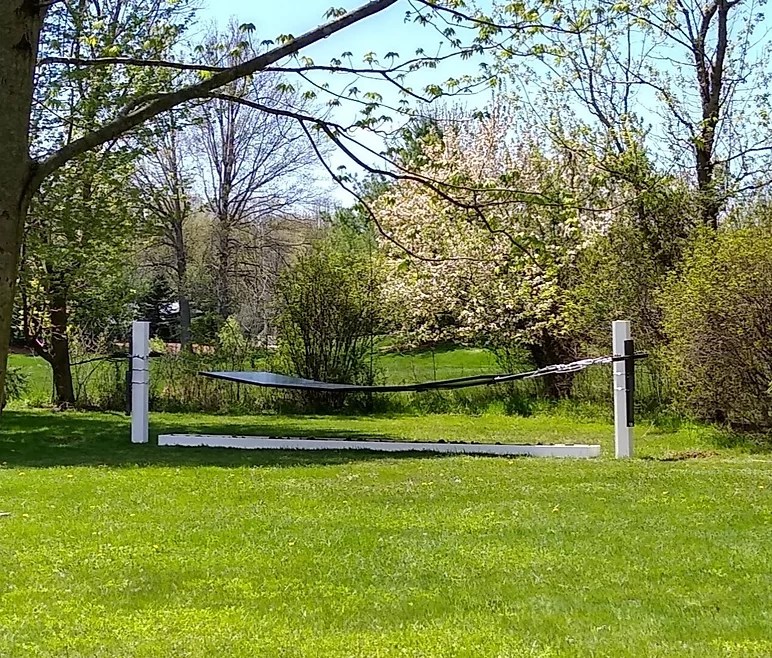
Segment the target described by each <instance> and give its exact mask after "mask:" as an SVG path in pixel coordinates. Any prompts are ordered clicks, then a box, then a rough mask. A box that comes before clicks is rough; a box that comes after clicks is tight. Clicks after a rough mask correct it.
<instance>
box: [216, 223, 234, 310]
mask: <svg viewBox="0 0 772 658" xmlns="http://www.w3.org/2000/svg"><path fill="white" fill-rule="evenodd" d="M217 232H218V235H217V282H216V284H215V290H216V291H217V313H218V314H219V315H220V317H221V318H222V319H223V320H227V319H228V317H229V316H231V315H232V314H233V309H232V305H231V294H230V292H231V290H230V272H231V256H232V254H231V249H232V244H231V228H230V218H228V217H225V218H221V219H220V220H219V226H218V227H217Z"/></svg>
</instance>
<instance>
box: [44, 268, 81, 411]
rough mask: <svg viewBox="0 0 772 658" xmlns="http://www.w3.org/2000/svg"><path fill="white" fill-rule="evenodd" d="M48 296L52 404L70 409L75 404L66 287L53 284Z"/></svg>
mask: <svg viewBox="0 0 772 658" xmlns="http://www.w3.org/2000/svg"><path fill="white" fill-rule="evenodd" d="M50 294H51V309H50V311H49V313H48V318H49V321H50V323H51V351H50V357H51V358H50V361H49V363H50V364H51V370H52V371H53V379H54V403H55V404H57V405H59V406H60V407H70V406H73V405H74V404H75V390H74V388H73V386H72V366H71V365H70V339H69V336H68V335H67V325H68V319H69V313H68V311H67V288H66V285H65V284H63V283H62V284H61V285H59V284H57V283H54V284H53V286H52V290H51V293H50Z"/></svg>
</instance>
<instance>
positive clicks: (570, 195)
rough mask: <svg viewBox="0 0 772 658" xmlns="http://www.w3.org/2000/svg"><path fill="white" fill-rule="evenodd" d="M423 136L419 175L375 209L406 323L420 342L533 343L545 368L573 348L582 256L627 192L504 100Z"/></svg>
mask: <svg viewBox="0 0 772 658" xmlns="http://www.w3.org/2000/svg"><path fill="white" fill-rule="evenodd" d="M420 141H421V144H422V147H423V152H424V154H425V156H426V157H423V158H415V157H413V158H412V159H413V161H414V162H415V161H419V162H420V163H421V164H420V171H419V172H418V173H419V175H420V176H421V177H422V180H414V179H413V178H412V176H405V177H403V178H400V179H399V180H398V181H397V182H396V183H395V184H394V185H392V186H390V187H389V188H388V189H387V190H386V191H385V192H384V193H383V194H381V195H380V196H379V197H378V198H377V200H376V201H375V202H374V204H373V205H372V208H371V209H372V211H373V215H374V218H375V220H376V221H377V222H378V223H379V225H380V227H381V230H382V232H383V233H384V235H386V236H388V238H389V239H388V240H384V241H383V244H384V248H385V249H386V251H387V252H388V254H389V260H388V263H389V270H390V271H389V285H388V287H387V289H388V295H389V298H390V300H391V302H392V305H393V307H394V309H398V316H399V317H398V320H397V322H398V325H399V326H400V327H401V329H402V330H403V331H405V332H409V334H410V335H411V336H413V337H414V338H416V339H418V340H459V341H462V342H475V343H483V344H487V345H489V346H491V347H493V348H499V349H506V348H508V347H511V346H513V345H515V344H517V345H521V346H525V347H527V348H528V349H529V350H530V352H531V354H532V356H533V358H534V361H535V362H536V363H537V365H540V366H541V365H546V364H548V363H554V362H556V361H561V360H563V359H566V358H569V357H571V356H573V354H574V352H575V350H576V335H575V332H574V321H573V317H574V315H575V313H574V308H573V302H572V299H573V297H572V294H571V291H572V287H573V286H574V284H575V280H576V277H577V260H578V258H579V256H580V254H581V253H582V250H583V249H584V248H585V246H586V245H587V243H588V241H589V240H591V239H592V237H593V236H594V235H597V234H598V233H599V232H600V231H601V230H603V229H604V228H605V227H607V226H608V225H609V223H610V222H611V221H612V218H613V216H614V213H615V209H614V199H615V198H617V197H619V201H620V203H621V202H622V199H621V197H620V195H621V194H622V191H620V190H617V189H612V188H611V187H610V182H609V181H610V179H609V177H608V176H607V174H606V172H604V171H602V170H601V169H599V168H597V167H595V166H593V165H592V164H591V163H589V162H587V161H580V158H579V157H578V156H577V155H576V154H575V153H574V152H572V151H571V150H569V149H566V148H562V147H556V146H554V145H551V144H545V143H544V141H543V140H541V139H540V138H539V136H538V135H537V134H535V133H531V132H528V131H526V130H521V129H518V126H517V117H516V116H515V114H514V113H513V112H512V111H510V110H508V109H502V108H500V107H498V108H492V109H491V110H490V111H489V112H487V113H484V114H483V115H480V116H477V117H473V118H470V117H466V118H462V119H461V120H457V119H456V120H452V121H440V122H438V123H437V124H436V130H433V131H428V133H426V134H425V135H424V136H423V137H422V138H421V140H420ZM412 147H413V148H412V149H411V152H414V151H415V148H414V145H412ZM399 166H400V163H399V162H397V169H398V170H399ZM427 179H430V180H432V181H436V182H435V183H434V184H427V182H426V180H427ZM558 389H559V386H558ZM554 392H555V393H556V394H561V393H564V392H565V390H563V391H561V390H557V389H556V390H555V391H554Z"/></svg>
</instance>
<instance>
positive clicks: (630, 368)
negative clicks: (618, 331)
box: [623, 338, 635, 427]
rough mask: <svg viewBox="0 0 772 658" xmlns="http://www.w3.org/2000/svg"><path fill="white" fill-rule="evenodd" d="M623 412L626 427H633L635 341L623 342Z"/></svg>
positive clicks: (629, 339)
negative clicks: (625, 418)
mask: <svg viewBox="0 0 772 658" xmlns="http://www.w3.org/2000/svg"><path fill="white" fill-rule="evenodd" d="M623 363H624V364H625V410H626V411H627V426H628V427H635V341H634V340H633V339H632V338H628V339H627V340H626V341H625V360H624V362H623Z"/></svg>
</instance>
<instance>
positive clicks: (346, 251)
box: [276, 229, 381, 406]
mask: <svg viewBox="0 0 772 658" xmlns="http://www.w3.org/2000/svg"><path fill="white" fill-rule="evenodd" d="M370 239H371V238H370V236H367V235H364V236H363V235H359V234H356V233H354V232H352V231H351V230H344V229H337V230H333V231H331V232H330V233H329V234H327V235H326V236H325V237H323V238H322V239H320V240H318V241H317V242H315V243H314V244H313V245H312V246H311V247H310V249H309V250H308V251H307V252H306V253H304V254H302V255H300V256H299V257H298V259H297V260H296V261H295V262H294V263H293V264H292V265H291V266H290V267H289V268H288V269H287V270H286V271H284V272H283V273H282V275H281V277H280V278H279V282H278V285H277V294H278V300H279V302H278V303H279V308H278V316H277V323H276V328H277V332H278V335H279V360H278V363H279V366H280V368H281V369H282V370H284V371H286V372H289V373H291V374H293V375H298V376H300V377H305V378H308V379H316V380H321V381H328V382H336V383H348V384H363V385H369V384H372V383H373V380H374V377H375V373H374V369H373V367H372V350H373V336H374V334H375V332H376V331H377V329H378V325H379V322H380V319H379V314H380V285H381V283H380V276H379V275H378V274H377V272H378V270H379V269H380V268H378V267H377V265H376V264H375V263H374V261H373V258H372V252H371V250H370V248H369V244H368V240H370ZM302 397H303V398H304V399H305V400H306V401H308V402H313V403H314V404H321V405H322V406H330V405H331V406H335V405H339V404H341V403H342V397H341V396H336V395H305V396H302Z"/></svg>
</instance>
